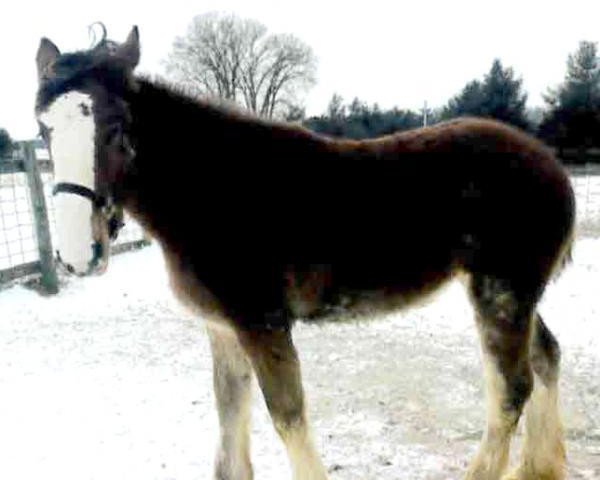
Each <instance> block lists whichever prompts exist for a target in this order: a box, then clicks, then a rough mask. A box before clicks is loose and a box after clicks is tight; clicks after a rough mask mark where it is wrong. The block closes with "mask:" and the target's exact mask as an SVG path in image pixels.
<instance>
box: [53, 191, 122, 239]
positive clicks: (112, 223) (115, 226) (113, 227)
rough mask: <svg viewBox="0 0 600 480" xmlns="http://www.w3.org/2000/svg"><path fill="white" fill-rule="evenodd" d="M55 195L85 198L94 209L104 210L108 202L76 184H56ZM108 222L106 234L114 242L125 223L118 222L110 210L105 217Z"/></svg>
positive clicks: (113, 212)
mask: <svg viewBox="0 0 600 480" xmlns="http://www.w3.org/2000/svg"><path fill="white" fill-rule="evenodd" d="M57 193H69V194H71V195H77V196H79V197H83V198H87V199H88V200H89V201H90V202H92V204H93V205H94V206H95V207H96V208H104V207H106V206H107V204H108V202H107V201H106V198H104V197H103V196H101V195H98V194H97V193H96V192H94V191H93V190H92V189H91V188H88V187H86V186H84V185H79V184H78V183H70V182H58V183H57V184H56V185H54V188H53V189H52V195H56V194H57ZM106 217H107V222H108V234H109V237H110V238H111V240H115V239H116V238H117V237H118V236H119V231H120V230H121V229H122V228H123V227H124V226H125V222H123V221H122V220H120V219H119V218H118V216H117V214H116V213H115V211H114V209H112V211H111V213H110V214H108V215H106Z"/></svg>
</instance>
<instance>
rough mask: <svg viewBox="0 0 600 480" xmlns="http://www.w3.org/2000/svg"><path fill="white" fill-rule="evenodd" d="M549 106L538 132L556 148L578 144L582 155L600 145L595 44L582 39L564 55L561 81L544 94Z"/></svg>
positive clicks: (599, 85) (599, 71) (599, 77)
mask: <svg viewBox="0 0 600 480" xmlns="http://www.w3.org/2000/svg"><path fill="white" fill-rule="evenodd" d="M545 100H546V103H547V104H548V106H549V110H548V112H547V114H546V116H545V118H544V120H543V122H542V124H541V125H540V129H539V133H540V136H541V137H542V138H544V139H545V140H546V141H548V142H549V143H552V144H554V145H556V146H557V147H558V148H559V149H561V150H562V149H563V148H577V149H578V150H579V151H580V154H581V159H582V160H583V153H584V152H585V150H586V149H587V148H589V147H593V146H595V147H598V146H600V59H599V57H598V49H597V44H596V43H593V42H587V41H583V42H581V43H580V44H579V47H578V49H577V51H576V52H575V53H573V54H570V55H569V57H568V59H567V73H566V75H565V80H564V82H563V83H562V84H561V85H560V86H559V87H558V88H557V89H555V90H550V91H549V93H548V95H546V97H545Z"/></svg>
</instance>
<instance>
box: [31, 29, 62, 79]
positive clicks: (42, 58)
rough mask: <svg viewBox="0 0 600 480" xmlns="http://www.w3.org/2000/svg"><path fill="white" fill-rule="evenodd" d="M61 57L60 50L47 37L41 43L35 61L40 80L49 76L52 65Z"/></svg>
mask: <svg viewBox="0 0 600 480" xmlns="http://www.w3.org/2000/svg"><path fill="white" fill-rule="evenodd" d="M59 56H60V50H59V49H58V47H57V46H56V45H54V43H52V42H51V41H50V40H48V39H47V38H46V37H44V38H42V40H41V41H40V46H39V47H38V51H37V55H36V57H35V61H36V63H37V72H38V79H42V78H43V77H45V76H49V75H50V73H51V67H52V64H53V63H54V62H55V61H56V59H57V58H58V57H59Z"/></svg>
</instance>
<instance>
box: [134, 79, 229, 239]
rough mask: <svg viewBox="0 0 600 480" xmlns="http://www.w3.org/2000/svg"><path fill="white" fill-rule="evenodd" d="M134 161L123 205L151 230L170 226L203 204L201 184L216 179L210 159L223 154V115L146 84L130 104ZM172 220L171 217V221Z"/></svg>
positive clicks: (141, 85)
mask: <svg viewBox="0 0 600 480" xmlns="http://www.w3.org/2000/svg"><path fill="white" fill-rule="evenodd" d="M129 106H130V113H131V118H132V128H131V135H132V143H133V146H134V150H135V151H136V155H135V157H134V159H133V160H132V164H131V165H130V168H128V171H129V174H128V175H127V177H126V180H125V183H126V184H125V185H124V187H125V188H124V192H125V195H126V198H125V199H124V204H125V206H126V208H128V209H129V210H131V211H132V213H133V214H134V216H135V217H137V218H138V219H139V220H141V221H142V223H144V224H145V225H146V226H147V227H149V228H151V229H153V230H156V229H157V228H159V227H160V228H173V227H175V225H172V224H171V223H172V222H174V221H176V220H177V218H176V217H180V216H181V215H180V213H181V212H182V211H185V210H186V209H188V210H189V209H190V207H191V205H190V197H195V198H196V199H197V200H198V201H200V196H201V194H202V192H201V184H202V182H206V181H207V177H208V178H210V176H211V175H214V169H215V167H214V165H213V164H212V163H211V162H210V157H211V156H212V154H214V152H215V150H216V149H221V151H223V148H226V146H225V147H224V146H223V145H222V144H223V141H222V137H223V132H222V130H223V128H222V125H221V123H220V122H222V121H223V120H222V117H223V115H219V111H218V110H217V109H215V108H214V107H211V106H208V105H204V104H201V103H198V102H195V101H193V100H191V99H189V98H186V97H185V96H183V95H180V94H178V93H175V92H172V91H170V90H168V89H166V88H164V87H162V86H157V85H154V84H152V83H151V82H148V81H141V82H140V88H139V90H138V91H136V92H134V93H132V94H131V97H130V99H129ZM169 214H170V215H169Z"/></svg>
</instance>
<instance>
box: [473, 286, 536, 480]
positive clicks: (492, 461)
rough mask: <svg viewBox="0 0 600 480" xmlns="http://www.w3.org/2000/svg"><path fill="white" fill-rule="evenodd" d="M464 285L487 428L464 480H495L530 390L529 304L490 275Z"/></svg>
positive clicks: (500, 473)
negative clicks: (475, 333)
mask: <svg viewBox="0 0 600 480" xmlns="http://www.w3.org/2000/svg"><path fill="white" fill-rule="evenodd" d="M470 287H471V297H472V302H473V305H474V307H475V311H476V318H477V327H478V330H479V334H480V338H481V345H482V354H483V364H484V375H485V382H486V397H487V426H486V431H485V433H484V435H483V439H482V442H481V445H480V448H479V452H478V453H477V456H476V457H475V459H474V460H473V461H472V462H471V464H470V466H469V469H468V471H467V475H466V479H468V480H498V479H499V478H501V475H502V473H503V472H504V470H505V468H506V465H507V463H508V456H509V451H510V441H511V437H512V434H513V433H514V430H515V427H516V425H517V422H518V420H519V417H520V415H521V411H522V409H523V406H524V405H525V402H526V401H527V398H528V397H529V395H530V393H531V390H532V387H533V374H532V372H531V365H530V360H529V343H530V338H531V331H532V323H533V321H532V314H533V309H534V307H535V300H528V299H527V295H519V294H518V293H517V292H515V291H514V288H513V287H511V286H510V285H509V284H508V282H506V281H503V280H499V279H497V278H494V277H491V276H485V275H474V276H473V278H472V279H471V286H470Z"/></svg>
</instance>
